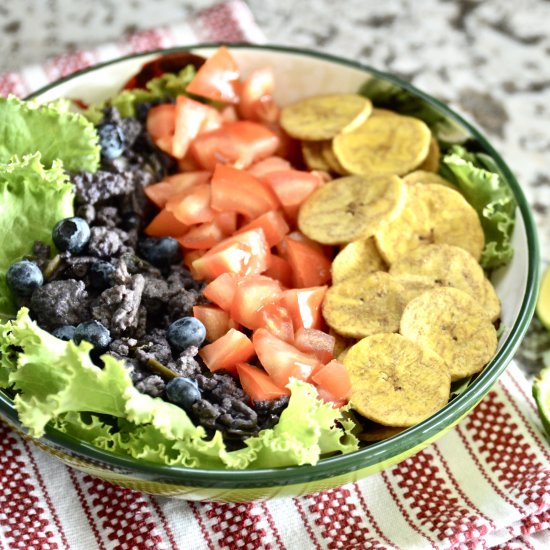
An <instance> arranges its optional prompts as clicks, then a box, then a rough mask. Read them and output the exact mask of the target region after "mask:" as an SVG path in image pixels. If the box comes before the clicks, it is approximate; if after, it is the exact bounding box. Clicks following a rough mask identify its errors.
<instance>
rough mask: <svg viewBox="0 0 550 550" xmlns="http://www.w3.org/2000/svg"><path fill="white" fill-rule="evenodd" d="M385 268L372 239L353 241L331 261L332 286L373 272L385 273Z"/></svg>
mask: <svg viewBox="0 0 550 550" xmlns="http://www.w3.org/2000/svg"><path fill="white" fill-rule="evenodd" d="M387 269H388V268H387V266H386V263H385V262H384V260H383V259H382V256H380V252H378V248H376V244H375V243H374V238H373V237H369V238H368V239H360V240H358V241H353V242H351V243H349V244H347V245H346V246H344V248H342V250H340V252H338V254H337V255H336V257H335V258H334V260H332V284H333V285H335V284H338V283H341V282H342V281H344V280H345V279H349V278H351V277H356V276H358V275H367V274H369V273H374V272H375V271H387Z"/></svg>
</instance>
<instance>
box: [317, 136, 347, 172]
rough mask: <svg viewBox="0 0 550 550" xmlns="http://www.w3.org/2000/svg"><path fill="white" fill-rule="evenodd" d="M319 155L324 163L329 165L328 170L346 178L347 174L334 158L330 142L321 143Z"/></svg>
mask: <svg viewBox="0 0 550 550" xmlns="http://www.w3.org/2000/svg"><path fill="white" fill-rule="evenodd" d="M321 153H322V155H323V158H324V159H325V161H326V163H327V164H328V165H329V167H330V169H331V170H332V171H333V172H335V173H336V174H339V175H341V176H346V175H348V174H349V172H348V171H347V170H346V169H345V168H344V167H343V166H342V165H341V164H340V161H339V160H338V159H337V158H336V155H335V154H334V151H333V149H332V140H331V139H329V140H327V141H323V145H322V147H321Z"/></svg>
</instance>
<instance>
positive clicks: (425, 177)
mask: <svg viewBox="0 0 550 550" xmlns="http://www.w3.org/2000/svg"><path fill="white" fill-rule="evenodd" d="M403 181H404V182H405V183H407V184H409V185H414V184H416V183H438V184H439V185H444V186H445V187H450V188H451V189H456V187H455V186H454V185H453V184H452V183H451V182H449V181H447V180H446V179H445V178H442V177H441V176H440V175H439V174H434V173H433V172H426V171H425V170H415V171H414V172H410V173H409V174H407V175H406V176H403Z"/></svg>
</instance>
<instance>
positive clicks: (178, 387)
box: [166, 377, 201, 412]
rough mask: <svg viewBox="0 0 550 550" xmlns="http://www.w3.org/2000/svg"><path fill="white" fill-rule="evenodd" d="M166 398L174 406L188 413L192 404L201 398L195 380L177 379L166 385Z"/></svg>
mask: <svg viewBox="0 0 550 550" xmlns="http://www.w3.org/2000/svg"><path fill="white" fill-rule="evenodd" d="M166 397H167V398H168V401H170V402H171V403H174V405H178V407H181V408H182V409H184V410H185V411H188V412H189V411H191V407H192V406H193V403H196V402H197V401H198V400H199V399H200V398H201V391H200V390H199V386H198V384H197V382H196V381H195V380H192V379H191V378H183V377H178V378H173V379H172V380H170V382H168V383H167V384H166Z"/></svg>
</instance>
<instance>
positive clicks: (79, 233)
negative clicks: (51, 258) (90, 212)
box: [52, 217, 90, 254]
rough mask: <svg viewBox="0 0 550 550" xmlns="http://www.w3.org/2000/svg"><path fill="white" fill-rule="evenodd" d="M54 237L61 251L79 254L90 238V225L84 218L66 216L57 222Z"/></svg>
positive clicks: (53, 232)
mask: <svg viewBox="0 0 550 550" xmlns="http://www.w3.org/2000/svg"><path fill="white" fill-rule="evenodd" d="M52 238H53V242H54V243H55V246H56V247H57V249H58V250H59V251H60V252H70V253H71V254H78V253H79V252H82V250H84V248H85V246H86V245H87V244H88V241H89V240H90V226H89V225H88V223H87V222H86V220H83V219H82V218H76V217H75V218H65V219H64V220H60V221H58V222H57V223H56V224H55V226H54V228H53V231H52Z"/></svg>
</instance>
